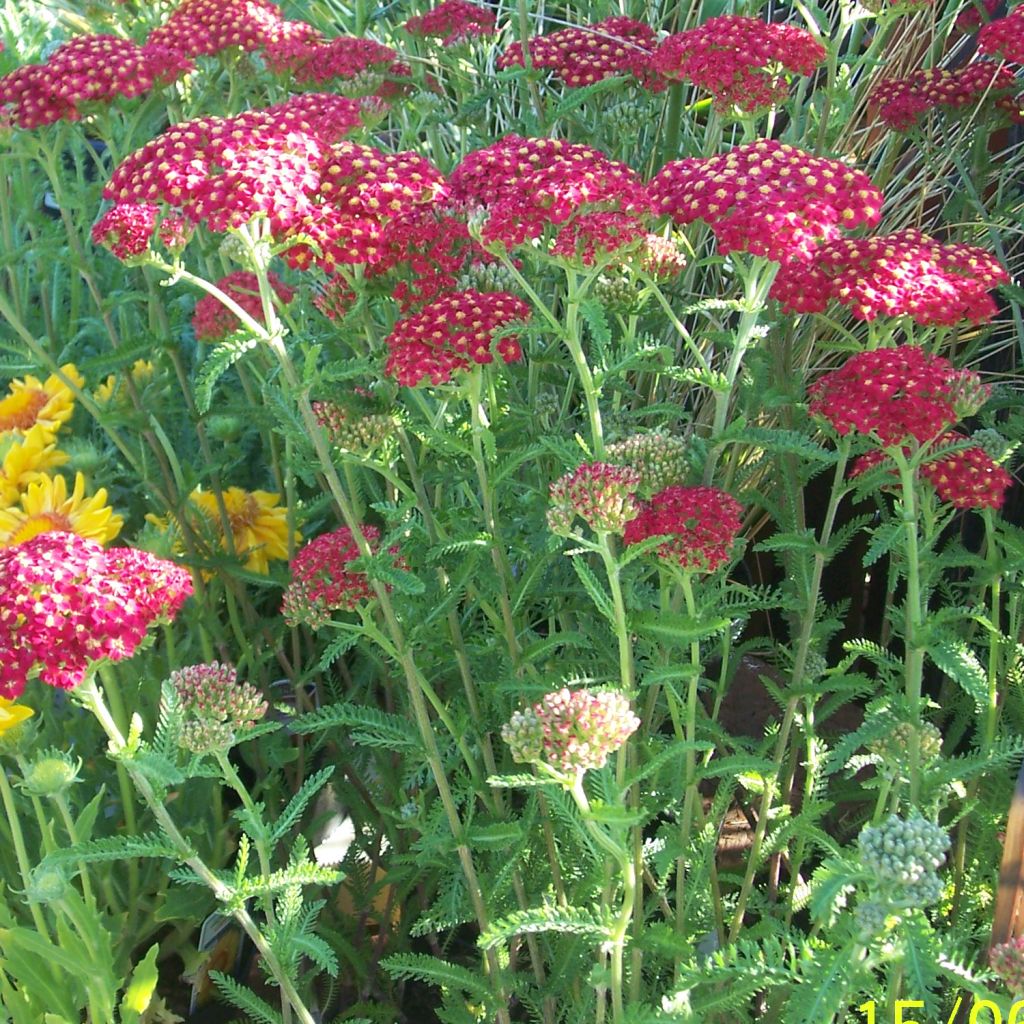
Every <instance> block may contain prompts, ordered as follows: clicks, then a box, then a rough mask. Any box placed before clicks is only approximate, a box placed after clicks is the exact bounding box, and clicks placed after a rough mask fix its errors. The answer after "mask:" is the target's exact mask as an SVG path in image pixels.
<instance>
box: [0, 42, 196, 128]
mask: <svg viewBox="0 0 1024 1024" xmlns="http://www.w3.org/2000/svg"><path fill="white" fill-rule="evenodd" d="M191 67H192V65H191V64H190V63H189V62H188V61H187V60H186V59H184V58H183V57H182V55H181V54H180V53H177V52H175V51H173V50H170V49H168V48H166V47H164V46H161V45H159V44H158V43H154V42H151V43H148V44H147V45H145V46H139V45H138V44H137V43H133V42H131V40H128V39H118V38H117V37H115V36H106V35H91V36H78V37H77V38H75V39H72V40H70V41H69V42H67V43H64V44H63V45H62V46H59V47H57V49H56V50H54V52H53V54H52V55H51V56H50V59H49V60H48V61H47V62H46V63H45V64H27V65H25V66H24V67H20V68H16V69H15V70H14V71H12V72H10V74H7V75H4V76H3V78H0V107H8V108H9V109H8V116H10V118H11V119H12V120H13V121H14V123H15V124H17V125H19V126H20V127H22V128H39V127H40V126H42V125H47V124H54V123H55V122H57V121H77V120H79V119H80V118H81V116H82V108H83V107H84V106H86V105H87V104H90V103H110V102H112V101H113V100H116V99H118V98H119V97H125V98H129V99H130V98H133V97H136V96H142V95H143V94H145V93H147V92H150V91H151V90H152V89H154V88H156V87H158V86H161V85H166V84H168V83H169V82H173V81H174V80H175V79H176V78H178V77H179V76H180V75H182V74H184V73H185V72H186V71H189V70H191Z"/></svg>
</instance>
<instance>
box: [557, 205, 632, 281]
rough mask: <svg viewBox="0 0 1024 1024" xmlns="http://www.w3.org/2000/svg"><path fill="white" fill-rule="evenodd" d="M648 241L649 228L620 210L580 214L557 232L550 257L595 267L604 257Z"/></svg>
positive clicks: (630, 214)
mask: <svg viewBox="0 0 1024 1024" xmlns="http://www.w3.org/2000/svg"><path fill="white" fill-rule="evenodd" d="M647 238H648V235H647V226H646V224H644V222H643V221H642V220H641V219H640V218H639V217H637V216H636V215H635V214H632V213H623V212H622V211H621V210H610V211H608V212H605V213H601V212H598V213H581V214H580V215H579V216H578V217H575V218H574V219H573V220H571V221H569V223H568V224H566V225H565V227H563V228H562V229H561V230H560V231H559V232H558V235H557V236H556V238H555V241H554V243H553V244H552V246H551V254H552V255H553V256H561V257H562V258H563V259H566V260H578V261H579V262H580V263H582V264H583V265H584V266H585V267H592V266H593V265H594V264H595V263H596V262H597V261H598V259H599V258H600V257H601V256H602V255H603V256H608V255H611V254H612V253H616V252H619V251H620V250H622V249H628V248H633V247H636V246H638V245H640V244H641V243H645V242H646V241H647Z"/></svg>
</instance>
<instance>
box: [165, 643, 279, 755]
mask: <svg viewBox="0 0 1024 1024" xmlns="http://www.w3.org/2000/svg"><path fill="white" fill-rule="evenodd" d="M169 682H170V684H171V686H172V687H173V688H174V692H175V694H176V695H177V698H178V703H179V705H180V707H181V711H182V713H183V714H184V716H185V721H184V722H183V723H182V729H181V736H180V743H181V745H182V746H183V747H185V749H187V750H191V751H192V752H193V753H196V754H205V753H207V752H210V751H214V750H220V751H224V750H226V749H227V748H228V747H230V746H232V744H233V743H234V742H235V739H236V734H237V733H239V732H244V731H245V730H246V729H251V728H252V727H253V726H254V725H255V724H256V723H257V722H258V721H259V720H260V719H261V718H262V717H263V716H264V715H265V714H266V713H267V702H266V701H265V700H264V699H263V696H262V695H261V694H260V691H259V690H257V689H256V687H254V686H250V685H249V684H248V683H240V682H239V681H238V672H237V671H236V670H235V669H234V667H232V666H231V665H222V664H221V663H220V662H219V661H212V662H209V663H208V664H205V665H189V666H187V667H186V668H182V669H179V670H178V671H177V672H172V673H171V678H170V680H169Z"/></svg>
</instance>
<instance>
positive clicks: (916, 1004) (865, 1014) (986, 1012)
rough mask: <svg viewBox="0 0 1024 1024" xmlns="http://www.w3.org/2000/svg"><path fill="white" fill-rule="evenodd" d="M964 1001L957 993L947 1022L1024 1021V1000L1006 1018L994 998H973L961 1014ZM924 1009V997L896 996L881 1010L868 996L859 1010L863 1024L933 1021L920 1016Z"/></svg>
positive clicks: (994, 1023) (1004, 1023) (999, 1023)
mask: <svg viewBox="0 0 1024 1024" xmlns="http://www.w3.org/2000/svg"><path fill="white" fill-rule="evenodd" d="M963 1003H964V997H963V996H957V997H956V1002H955V1003H954V1004H953V1009H952V1010H950V1012H949V1016H948V1017H947V1018H946V1020H945V1024H1024V999H1018V1000H1017V1002H1015V1003H1013V1004H1012V1005H1011V1006H1010V1009H1009V1015H1008V1016H1006V1017H1004V1016H1003V1011H1002V1009H1000V1007H999V1005H998V1004H997V1003H994V1002H992V1000H991V999H976V1000H974V1001H973V1002H972V1004H971V1007H970V1011H969V1012H968V1013H967V1014H966V1016H961V1010H964V1009H965V1007H964V1005H963ZM923 1009H924V1000H922V999H897V1000H896V1002H895V1004H894V1005H893V1006H892V1007H891V1008H890V1007H888V1006H883V1008H882V1010H881V1011H879V1009H878V1007H877V1004H876V1003H875V1000H874V999H869V1000H868V1001H867V1002H866V1003H861V1005H860V1006H858V1007H857V1013H859V1014H860V1019H861V1020H862V1021H863V1022H864V1024H932V1022H931V1021H928V1020H926V1019H925V1018H924V1017H922V1016H920V1015H919V1013H918V1011H921V1010H923ZM890 1013H891V1017H890ZM855 1019H856V1018H855ZM858 1024H859V1022H858Z"/></svg>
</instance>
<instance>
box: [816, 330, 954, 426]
mask: <svg viewBox="0 0 1024 1024" xmlns="http://www.w3.org/2000/svg"><path fill="white" fill-rule="evenodd" d="M956 376H957V374H956V371H955V370H954V369H953V364H952V363H950V361H949V360H948V359H945V358H943V357H942V356H933V355H929V354H928V353H927V352H925V350H924V349H923V348H918V347H916V346H914V345H901V346H900V347H899V348H883V349H878V350H876V351H874V352H860V353H858V354H857V355H855V356H852V357H851V358H849V359H848V360H847V361H846V362H845V363H844V364H843V365H842V366H841V367H840V368H839V369H838V370H833V371H832V372H831V373H827V374H825V376H824V377H821V378H820V379H819V380H817V381H815V382H814V383H813V384H812V385H811V387H810V388H809V390H808V394H809V396H810V398H811V405H810V411H811V415H813V416H822V417H824V418H825V419H826V420H828V422H829V423H831V424H832V427H833V429H834V430H835V431H836V432H837V433H838V434H841V435H845V434H848V433H849V432H850V431H851V430H855V431H857V432H858V433H860V434H873V435H875V436H876V437H877V438H878V439H879V440H880V441H881V443H882V444H883V445H894V444H899V443H901V442H903V441H905V440H907V439H908V438H914V439H915V440H917V441H918V442H919V443H921V444H926V443H927V442H929V441H932V440H934V439H935V438H936V437H937V436H938V435H939V434H941V433H942V432H943V431H944V430H945V429H946V428H947V427H948V426H950V425H951V424H953V423H955V422H956V421H957V418H958V417H957V412H956V406H955V398H956V396H955V393H954V388H953V386H952V385H953V382H954V381H955V380H956Z"/></svg>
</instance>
